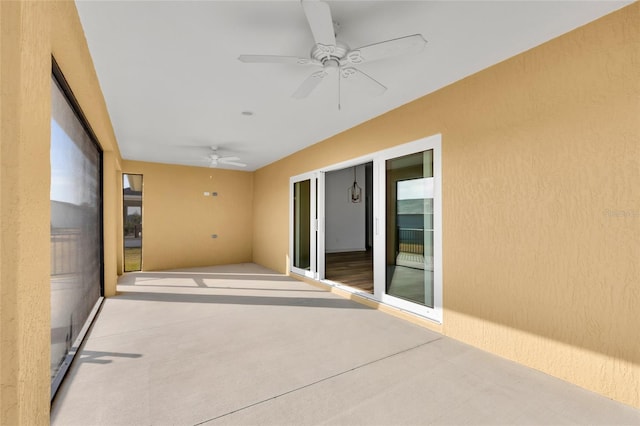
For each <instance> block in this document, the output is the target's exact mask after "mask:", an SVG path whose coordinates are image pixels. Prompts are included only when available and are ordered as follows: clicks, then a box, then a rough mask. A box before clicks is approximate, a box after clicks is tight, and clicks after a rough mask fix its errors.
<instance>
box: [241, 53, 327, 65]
mask: <svg viewBox="0 0 640 426" xmlns="http://www.w3.org/2000/svg"><path fill="white" fill-rule="evenodd" d="M238 60H239V61H240V62H245V63H250V64H293V65H322V64H321V63H320V62H318V61H316V60H313V59H307V58H298V57H295V56H278V55H240V56H238Z"/></svg>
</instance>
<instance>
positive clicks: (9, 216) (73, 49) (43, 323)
mask: <svg viewBox="0 0 640 426" xmlns="http://www.w3.org/2000/svg"><path fill="white" fill-rule="evenodd" d="M0 40H2V43H0V77H1V78H0V88H1V93H2V96H1V97H0V213H1V214H0V424H3V425H4V424H7V425H13V424H28V425H45V424H49V400H50V376H49V367H50V341H51V332H50V326H51V321H50V287H49V285H48V283H49V280H50V273H51V266H50V244H51V242H50V198H49V196H50V194H49V191H50V178H51V171H50V162H49V156H50V155H49V150H50V126H51V56H52V54H53V55H54V56H55V58H56V60H57V62H58V65H59V66H60V68H61V69H62V72H63V73H64V75H65V77H66V79H67V81H68V83H69V85H70V87H71V89H72V90H73V93H74V95H75V97H76V98H77V100H78V102H79V104H80V106H81V107H82V109H83V112H84V114H85V116H86V117H87V120H88V121H89V123H90V124H91V127H92V128H93V130H94V132H95V134H96V135H97V137H98V140H99V141H100V143H101V145H102V148H103V150H104V151H105V157H106V161H105V164H104V168H105V169H104V176H105V181H104V195H105V197H104V215H105V223H104V226H105V227H104V240H105V248H109V247H110V246H114V245H115V244H114V241H115V240H116V233H115V231H116V229H117V224H116V221H117V219H116V220H111V219H109V215H111V214H112V212H113V211H115V209H116V207H115V205H114V202H115V201H114V200H115V199H116V196H115V191H116V181H115V180H114V179H110V178H109V176H111V177H113V176H115V174H116V172H117V169H118V168H119V163H120V161H121V158H120V154H119V152H118V147H117V143H116V141H115V137H114V134H113V129H112V127H111V123H110V120H109V116H108V113H107V109H106V106H105V102H104V99H103V97H102V92H101V90H100V85H99V84H98V79H97V77H96V74H95V71H94V68H93V63H92V60H91V56H90V55H89V50H88V47H87V45H86V41H85V38H84V33H83V30H82V26H81V24H80V20H79V17H78V14H77V11H76V8H75V4H74V2H40V1H38V2H35V1H29V0H16V1H10V2H7V1H0ZM117 217H119V215H118V216H117ZM116 256H117V255H116V251H115V250H105V258H104V266H105V292H107V294H109V292H111V291H113V292H115V282H116V278H117V274H116V272H117V270H116V266H117V257H116Z"/></svg>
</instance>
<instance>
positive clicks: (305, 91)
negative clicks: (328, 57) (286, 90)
mask: <svg viewBox="0 0 640 426" xmlns="http://www.w3.org/2000/svg"><path fill="white" fill-rule="evenodd" d="M325 76H327V73H326V72H325V71H316V72H314V73H313V74H311V75H310V76H309V77H307V79H306V80H305V81H303V82H302V84H301V85H300V87H298V90H296V91H295V93H294V94H293V95H291V96H292V97H294V98H296V99H302V98H306V97H307V96H309V94H310V93H311V92H313V89H315V88H316V86H318V84H320V83H321V82H322V80H323V79H324V78H325Z"/></svg>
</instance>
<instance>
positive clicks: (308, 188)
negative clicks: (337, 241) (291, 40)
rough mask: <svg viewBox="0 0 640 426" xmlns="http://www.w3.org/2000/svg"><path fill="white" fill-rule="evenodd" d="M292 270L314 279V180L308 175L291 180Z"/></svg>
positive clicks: (314, 177) (315, 239) (315, 262)
mask: <svg viewBox="0 0 640 426" xmlns="http://www.w3.org/2000/svg"><path fill="white" fill-rule="evenodd" d="M290 189H291V195H290V199H291V206H290V214H291V222H292V231H293V232H292V233H291V241H290V249H289V253H290V254H289V257H290V263H291V270H292V271H293V272H296V273H297V274H300V275H304V276H307V277H312V278H314V277H315V276H316V270H317V258H316V253H317V229H316V223H317V220H316V217H317V203H316V192H317V178H316V176H315V174H308V175H302V176H298V177H296V178H292V180H291V188H290Z"/></svg>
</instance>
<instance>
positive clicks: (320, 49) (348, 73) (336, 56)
mask: <svg viewBox="0 0 640 426" xmlns="http://www.w3.org/2000/svg"><path fill="white" fill-rule="evenodd" d="M301 4H302V9H303V10H304V14H305V16H306V17H307V21H308V22H309V27H310V28H311V32H312V33H313V39H314V41H315V44H314V46H313V47H312V48H311V53H310V56H309V58H299V57H295V56H278V55H240V56H239V57H238V59H239V60H240V61H242V62H247V63H271V64H291V65H299V66H314V67H321V69H320V70H319V71H315V72H313V73H312V74H311V75H310V76H309V77H307V78H306V80H304V81H303V82H302V84H301V85H300V87H298V89H297V90H296V91H295V92H294V93H293V95H292V96H293V97H294V98H296V99H303V98H306V97H307V96H309V94H311V92H313V90H314V89H315V88H316V87H317V86H318V85H319V84H320V83H321V82H322V81H323V80H325V79H326V78H327V77H328V76H331V75H336V77H337V80H338V109H339V108H340V80H342V79H344V80H346V81H352V82H357V83H360V85H361V86H363V87H364V88H365V90H367V92H369V93H370V94H372V95H381V94H383V93H384V92H385V91H386V90H387V88H386V87H385V86H384V85H382V84H381V83H380V82H378V81H376V80H375V79H373V78H372V77H371V76H369V75H367V74H365V73H364V72H362V71H360V70H359V69H357V68H355V67H353V66H352V65H358V64H363V63H366V62H373V61H377V60H381V59H387V58H391V57H393V56H398V55H402V54H408V53H418V52H420V51H421V50H422V49H423V48H424V46H425V45H426V44H427V41H426V40H425V39H424V37H422V35H421V34H413V35H409V36H405V37H400V38H396V39H391V40H386V41H382V42H379V43H374V44H370V45H367V46H362V47H359V48H357V49H351V48H350V47H349V46H348V45H347V44H345V43H343V42H341V41H338V40H336V34H335V28H337V27H338V25H337V24H336V23H334V22H333V19H332V17H331V9H330V8H329V5H328V4H327V3H325V2H323V1H317V0H301Z"/></svg>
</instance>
